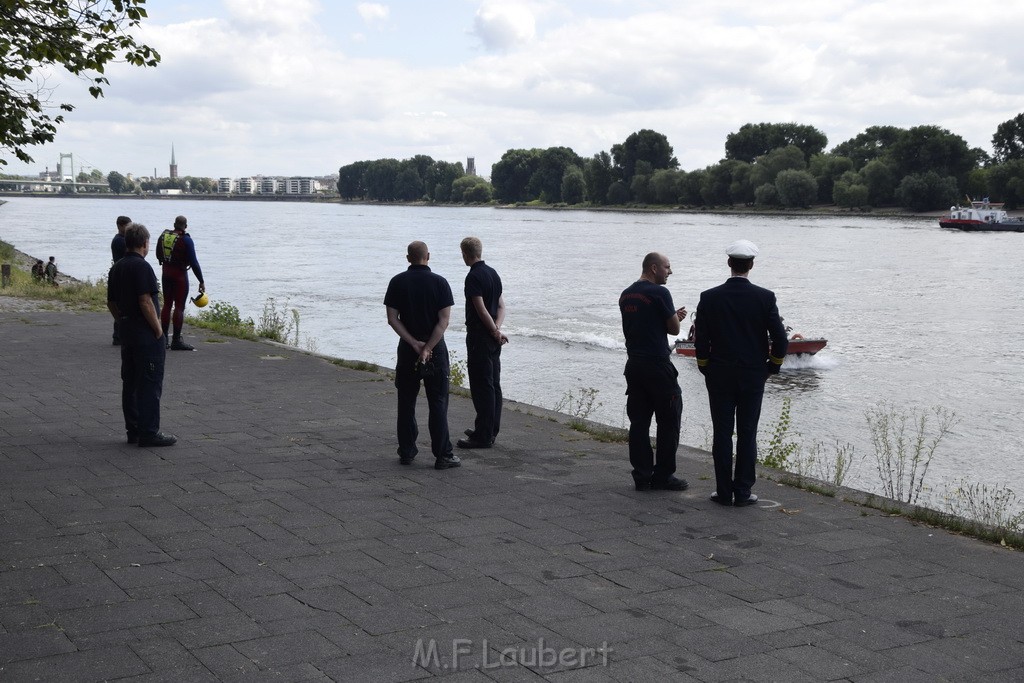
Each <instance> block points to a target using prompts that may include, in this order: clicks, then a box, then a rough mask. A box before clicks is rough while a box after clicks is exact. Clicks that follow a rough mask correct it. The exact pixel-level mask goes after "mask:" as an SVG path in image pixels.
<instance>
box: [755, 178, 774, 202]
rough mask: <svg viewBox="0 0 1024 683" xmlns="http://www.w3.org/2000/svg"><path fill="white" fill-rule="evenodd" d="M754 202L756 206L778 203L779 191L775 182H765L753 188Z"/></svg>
mask: <svg viewBox="0 0 1024 683" xmlns="http://www.w3.org/2000/svg"><path fill="white" fill-rule="evenodd" d="M754 203H755V204H757V205H758V206H775V205H777V204H778V203H779V192H778V190H776V189H775V183H765V184H764V185H761V186H760V187H758V188H757V189H756V190H754Z"/></svg>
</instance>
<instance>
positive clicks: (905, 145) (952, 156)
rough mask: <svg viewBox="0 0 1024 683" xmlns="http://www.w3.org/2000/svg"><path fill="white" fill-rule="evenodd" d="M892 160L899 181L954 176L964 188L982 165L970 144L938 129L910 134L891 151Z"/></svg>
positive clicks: (919, 128) (923, 128)
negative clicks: (906, 178)
mask: <svg viewBox="0 0 1024 683" xmlns="http://www.w3.org/2000/svg"><path fill="white" fill-rule="evenodd" d="M889 158H891V159H892V162H893V167H894V170H895V176H896V177H897V178H903V177H905V176H908V175H920V174H925V173H929V172H933V173H936V174H938V175H939V176H941V177H946V176H952V177H953V178H954V179H955V181H956V183H957V185H958V186H960V187H963V186H965V185H966V184H967V174H968V172H970V170H971V169H973V168H975V167H976V166H977V163H978V159H977V156H976V155H975V153H974V152H973V151H972V150H971V148H970V147H968V146H967V141H966V140H964V139H963V138H962V137H960V136H959V135H954V134H953V133H950V132H949V131H948V130H946V129H945V128H939V127H938V126H915V127H913V128H911V129H910V130H908V131H906V132H905V133H903V134H902V135H901V136H900V137H899V139H897V140H896V142H895V143H893V145H892V147H890V148H889ZM904 206H907V205H904Z"/></svg>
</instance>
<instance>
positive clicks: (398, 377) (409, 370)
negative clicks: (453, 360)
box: [395, 341, 452, 458]
mask: <svg viewBox="0 0 1024 683" xmlns="http://www.w3.org/2000/svg"><path fill="white" fill-rule="evenodd" d="M416 358H417V356H416V353H415V351H413V349H412V347H410V346H409V345H408V344H406V343H405V342H401V343H399V345H398V363H397V365H396V366H395V388H396V389H397V390H398V456H399V457H401V458H412V457H415V456H416V454H417V453H418V452H419V449H418V448H417V447H416V438H417V437H418V436H419V433H420V429H419V425H417V424H416V397H417V396H419V393H420V384H421V383H422V384H423V388H424V393H425V394H426V396H427V413H428V417H427V427H428V429H429V431H430V450H431V452H432V453H433V454H434V457H435V458H444V457H447V456H450V455H451V454H452V442H451V438H450V436H449V434H448V382H449V380H450V378H451V368H450V366H449V360H448V347H447V346H445V343H444V342H443V341H442V342H441V343H440V344H438V345H437V346H435V347H434V352H433V358H432V359H431V364H432V365H433V374H432V375H431V376H428V377H423V378H421V377H420V374H419V373H418V372H417V370H416Z"/></svg>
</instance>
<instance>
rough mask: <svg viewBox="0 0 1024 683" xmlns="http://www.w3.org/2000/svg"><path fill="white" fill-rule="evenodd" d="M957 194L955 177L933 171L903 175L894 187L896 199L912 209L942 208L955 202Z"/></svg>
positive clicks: (901, 204)
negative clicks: (898, 183) (897, 185)
mask: <svg viewBox="0 0 1024 683" xmlns="http://www.w3.org/2000/svg"><path fill="white" fill-rule="evenodd" d="M958 195H959V190H957V185H956V178H954V177H953V176H945V177H943V176H940V175H939V174H938V173H936V172H935V171H928V172H927V173H913V174H911V175H908V176H904V178H903V180H901V181H900V185H899V187H897V188H896V201H897V202H899V204H900V206H903V207H906V208H908V209H911V210H912V211H934V210H935V209H944V208H946V207H947V206H949V205H950V204H952V203H954V202H956V198H957V196H958Z"/></svg>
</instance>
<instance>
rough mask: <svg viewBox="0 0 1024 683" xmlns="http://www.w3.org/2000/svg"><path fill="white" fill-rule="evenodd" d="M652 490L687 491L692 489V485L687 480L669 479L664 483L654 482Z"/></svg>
mask: <svg viewBox="0 0 1024 683" xmlns="http://www.w3.org/2000/svg"><path fill="white" fill-rule="evenodd" d="M651 488H652V489H655V490H657V491H685V490H686V489H688V488H690V484H689V482H687V481H686V480H685V479H680V478H679V477H669V478H668V479H665V480H664V481H652V482H651Z"/></svg>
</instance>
